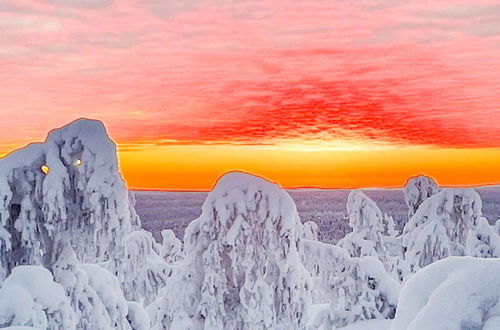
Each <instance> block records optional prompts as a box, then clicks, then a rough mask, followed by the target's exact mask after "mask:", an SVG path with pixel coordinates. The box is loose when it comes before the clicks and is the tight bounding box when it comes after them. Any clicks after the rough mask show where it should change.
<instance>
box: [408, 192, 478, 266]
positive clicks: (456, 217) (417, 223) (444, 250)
mask: <svg viewBox="0 0 500 330" xmlns="http://www.w3.org/2000/svg"><path fill="white" fill-rule="evenodd" d="M481 207H482V202H481V198H480V197H479V195H478V194H477V193H476V192H475V191H474V190H473V189H453V188H448V189H443V190H442V191H440V192H439V193H437V194H435V195H433V196H431V197H429V198H428V199H426V200H425V201H424V202H423V203H422V204H421V205H420V207H419V208H418V210H417V212H416V213H415V214H414V215H413V217H412V218H411V219H410V221H409V222H408V223H407V224H406V225H405V227H404V229H403V246H404V248H405V250H406V252H405V260H406V262H407V263H408V265H409V269H410V272H412V273H414V272H416V271H417V270H419V269H420V268H423V267H425V266H427V265H429V264H431V263H433V262H435V261H437V260H440V259H443V258H446V257H448V256H451V255H454V256H460V255H465V254H466V248H465V245H466V240H467V237H468V235H469V232H470V231H471V230H472V229H473V228H474V227H475V225H476V224H477V221H478V219H479V218H480V217H481V215H482V213H481Z"/></svg>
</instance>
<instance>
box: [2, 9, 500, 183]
mask: <svg viewBox="0 0 500 330" xmlns="http://www.w3.org/2000/svg"><path fill="white" fill-rule="evenodd" d="M499 45H500V6H499V5H498V1H492V0H478V1H474V2H473V3H471V2H470V1H464V0H443V1H435V2H423V1H418V0H403V1H393V0H382V1H372V0H359V1H354V2H351V1H344V0H339V1H318V0H304V1H291V0H276V1H261V0H252V1H250V0H238V1H232V0H183V1H160V0H148V1H139V0H115V1H113V0H43V1H31V0H19V1H14V0H7V1H3V2H2V3H0V82H1V84H2V86H1V88H0V155H2V154H6V153H8V152H10V151H11V150H13V149H15V148H19V147H22V146H24V145H26V144H27V143H30V142H33V141H43V140H44V138H45V136H46V134H47V132H48V131H49V130H51V129H53V128H55V127H60V126H62V125H64V124H66V123H68V122H70V121H73V120H75V119H76V118H79V117H88V118H94V119H99V120H102V121H103V122H104V123H105V124H106V126H107V128H108V131H109V134H110V136H111V137H112V138H113V139H114V140H115V141H116V142H117V145H118V150H119V157H120V162H121V169H122V171H123V175H124V177H125V179H126V181H127V183H128V185H129V187H131V188H136V189H210V188H211V187H212V186H213V184H214V181H215V180H216V179H217V178H218V177H219V176H220V175H221V174H223V173H224V172H226V171H230V170H236V169H238V170H243V171H249V172H252V173H257V174H260V175H262V176H265V177H267V178H269V179H270V180H272V181H277V182H279V183H280V184H281V185H282V186H284V187H322V188H352V187H374V186H377V187H399V186H402V185H404V183H405V182H406V180H407V178H408V177H410V176H413V175H417V174H421V173H424V174H427V175H430V176H433V177H434V178H435V179H436V180H437V182H438V183H439V184H440V185H445V186H446V185H452V186H470V185H482V184H494V183H500V170H499V169H500V46H499ZM84 161H85V160H84V159H82V160H81V162H84Z"/></svg>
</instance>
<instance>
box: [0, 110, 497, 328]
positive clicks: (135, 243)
mask: <svg viewBox="0 0 500 330" xmlns="http://www.w3.org/2000/svg"><path fill="white" fill-rule="evenodd" d="M368 195H369V194H368V193H366V192H363V191H361V190H353V191H351V192H349V193H348V197H347V200H346V205H345V208H346V210H347V213H346V218H345V219H343V220H345V221H343V222H342V221H341V220H339V221H338V223H339V224H338V225H337V224H335V222H333V223H332V222H331V221H329V222H325V221H323V220H324V219H325V216H317V217H314V216H311V218H310V219H301V216H300V214H299V212H298V209H297V206H296V203H295V201H294V199H293V198H292V197H291V196H290V194H289V193H288V192H287V191H285V190H284V189H282V188H281V187H280V186H278V185H277V184H275V183H271V182H269V181H267V180H265V179H263V178H260V177H257V176H253V175H250V174H246V173H240V172H231V173H227V174H225V175H223V176H222V177H221V178H220V179H219V180H218V182H217V183H216V185H215V187H214V189H213V190H212V191H211V192H210V193H208V195H207V196H206V199H205V200H204V202H203V204H202V206H201V209H200V210H199V213H200V215H199V217H198V218H196V219H194V220H193V221H191V222H190V223H189V225H188V226H187V227H186V228H185V229H184V228H183V230H182V232H183V237H178V236H176V232H179V231H178V230H176V228H173V227H172V226H168V225H169V222H165V227H164V228H162V230H161V232H160V234H159V235H158V234H157V235H155V236H153V234H152V233H151V232H149V231H146V230H144V229H143V227H142V225H141V219H140V217H139V216H138V214H137V211H136V209H135V203H136V201H135V196H134V194H133V193H132V192H129V191H128V190H127V186H126V184H125V182H124V180H123V179H122V176H121V174H120V171H119V166H118V160H117V153H116V146H115V144H114V143H113V142H112V141H111V140H110V138H109V136H108V134H107V132H106V130H105V128H104V125H103V124H102V123H101V122H98V121H93V120H85V119H82V120H78V121H75V122H73V123H71V124H70V125H68V126H65V127H63V128H61V129H57V130H54V131H52V132H51V133H50V134H49V135H48V137H47V139H46V141H45V142H44V143H35V144H31V145H29V146H27V147H26V148H24V149H20V150H17V151H15V152H13V153H11V154H10V155H8V156H7V157H5V158H3V159H0V327H2V328H10V329H33V328H36V329H134V330H143V329H181V330H183V329H186V330H187V329H192V330H194V329H207V330H208V329H228V330H229V329H307V330H313V329H323V330H326V329H340V328H345V329H373V330H379V329H393V330H405V329H407V330H410V329H412V330H421V329H485V330H491V329H500V304H499V296H500V276H499V274H500V261H499V260H497V258H498V257H500V221H496V220H497V219H496V218H495V217H492V216H491V215H489V216H488V217H486V216H485V214H483V205H482V204H483V203H482V199H481V197H480V195H479V194H478V193H477V192H476V191H475V190H474V189H470V188H467V189H458V188H441V187H439V186H438V185H437V184H436V183H435V182H434V181H433V180H432V179H431V178H428V177H425V176H417V177H414V178H412V179H410V180H409V181H408V183H407V184H406V186H405V188H404V190H403V196H404V203H405V204H406V205H407V214H404V215H397V216H396V215H394V214H388V213H387V212H383V211H382V210H381V208H380V206H379V205H378V204H377V203H376V202H375V201H374V199H372V198H370V197H369V196H368ZM499 202H500V201H499ZM316 212H322V210H316ZM331 216H332V217H334V214H333V213H332V214H331ZM499 217H500V214H499ZM396 218H397V221H396V220H395V219H396ZM187 220H189V219H186V221H187ZM342 223H343V225H341V224H342ZM157 225H158V224H157ZM160 225H161V223H160ZM328 226H330V227H331V226H336V227H335V228H329V229H328V228H327V227H328ZM342 226H345V228H344V227H342ZM344 229H345V230H344ZM326 232H330V233H332V232H334V233H335V235H340V234H341V235H342V237H339V239H332V237H327V235H326V234H324V233H326ZM322 233H323V234H322ZM339 233H340V234H339Z"/></svg>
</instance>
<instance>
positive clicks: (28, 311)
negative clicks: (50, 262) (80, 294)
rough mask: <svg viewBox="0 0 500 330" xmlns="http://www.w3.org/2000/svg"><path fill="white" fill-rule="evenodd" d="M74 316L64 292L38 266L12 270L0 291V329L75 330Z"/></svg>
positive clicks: (50, 276)
mask: <svg viewBox="0 0 500 330" xmlns="http://www.w3.org/2000/svg"><path fill="white" fill-rule="evenodd" d="M76 321H77V319H76V316H75V313H74V312H73V310H72V309H71V306H70V301H69V299H68V297H66V296H65V294H64V289H63V288H62V287H61V286H60V285H59V284H57V283H55V282H54V281H53V278H52V274H51V273H50V272H49V271H48V270H47V269H45V268H43V267H41V266H18V267H15V268H14V269H12V272H11V274H10V275H9V277H8V278H7V279H6V280H5V281H4V282H3V283H2V288H1V289H0V327H2V328H3V327H9V326H32V327H35V328H39V329H54V330H55V329H75V325H76Z"/></svg>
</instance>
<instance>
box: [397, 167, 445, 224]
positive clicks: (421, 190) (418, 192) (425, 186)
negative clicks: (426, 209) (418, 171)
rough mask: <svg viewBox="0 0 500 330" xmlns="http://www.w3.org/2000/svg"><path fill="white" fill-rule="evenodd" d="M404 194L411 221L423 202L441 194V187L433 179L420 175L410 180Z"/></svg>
mask: <svg viewBox="0 0 500 330" xmlns="http://www.w3.org/2000/svg"><path fill="white" fill-rule="evenodd" d="M403 192H404V196H405V202H406V205H407V206H408V219H410V218H411V217H412V216H413V215H414V214H415V212H417V209H418V207H419V206H420V204H422V202H423V201H425V200H426V199H427V198H429V197H431V196H432V195H435V194H437V193H438V192H439V187H438V185H437V183H436V181H434V180H433V179H432V178H430V177H427V176H425V175H419V176H416V177H413V178H410V179H409V180H408V182H407V183H406V185H405V187H404V188H403Z"/></svg>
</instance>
